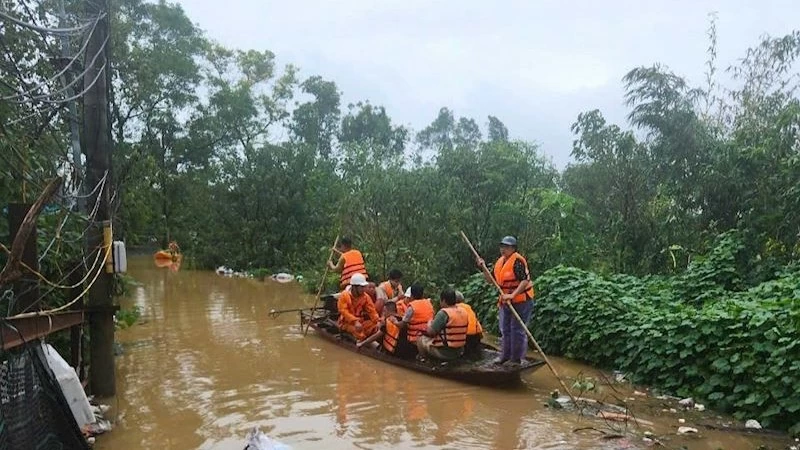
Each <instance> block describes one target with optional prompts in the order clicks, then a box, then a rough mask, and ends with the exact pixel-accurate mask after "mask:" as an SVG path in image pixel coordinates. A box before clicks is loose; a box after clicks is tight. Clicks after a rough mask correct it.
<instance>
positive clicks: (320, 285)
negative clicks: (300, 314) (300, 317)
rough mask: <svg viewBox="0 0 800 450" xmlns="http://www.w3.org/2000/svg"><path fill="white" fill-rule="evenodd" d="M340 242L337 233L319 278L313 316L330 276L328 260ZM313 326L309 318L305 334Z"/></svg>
mask: <svg viewBox="0 0 800 450" xmlns="http://www.w3.org/2000/svg"><path fill="white" fill-rule="evenodd" d="M338 243H339V235H338V234H337V235H336V239H334V240H333V246H331V254H330V255H328V259H326V260H325V272H324V273H323V274H322V279H321V280H319V289H317V298H315V299H314V307H313V308H311V317H314V313H315V312H316V311H317V304H318V303H319V296H320V295H322V288H323V287H325V279H326V278H328V269H330V267H329V266H328V261H330V260H331V258H332V257H333V251H334V250H335V249H336V244H338ZM310 326H311V319H309V320H308V323H307V324H306V329H305V330H303V336H305V335H307V334H308V328H309V327H310Z"/></svg>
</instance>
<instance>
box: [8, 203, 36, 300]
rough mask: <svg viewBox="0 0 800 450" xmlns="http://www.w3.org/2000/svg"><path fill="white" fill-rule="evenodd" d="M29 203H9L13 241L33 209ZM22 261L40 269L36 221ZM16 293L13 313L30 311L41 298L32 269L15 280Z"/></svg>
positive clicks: (26, 242) (9, 222) (25, 271)
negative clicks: (26, 216)
mask: <svg viewBox="0 0 800 450" xmlns="http://www.w3.org/2000/svg"><path fill="white" fill-rule="evenodd" d="M31 206H32V205H31V204H29V203H11V204H9V205H8V229H9V231H10V232H11V236H12V239H11V241H12V242H13V241H14V239H15V238H16V236H17V232H18V231H19V230H20V228H21V227H22V222H23V220H25V215H26V214H28V211H29V210H30V209H31ZM20 261H22V262H23V263H25V264H27V265H28V267H31V268H33V269H34V270H37V271H38V270H39V256H38V252H37V250H36V223H35V222H34V224H33V227H32V228H31V232H30V234H29V235H28V240H27V241H25V248H24V250H23V251H22V255H21V256H20ZM14 295H15V296H16V303H15V305H14V309H13V310H12V311H11V315H14V314H17V313H21V312H23V311H26V310H27V311H30V310H31V309H32V308H33V307H34V304H35V303H36V301H37V300H38V299H39V280H38V279H37V278H36V276H35V275H33V274H32V273H30V271H27V270H23V271H22V276H21V277H20V278H19V279H18V280H16V281H15V282H14Z"/></svg>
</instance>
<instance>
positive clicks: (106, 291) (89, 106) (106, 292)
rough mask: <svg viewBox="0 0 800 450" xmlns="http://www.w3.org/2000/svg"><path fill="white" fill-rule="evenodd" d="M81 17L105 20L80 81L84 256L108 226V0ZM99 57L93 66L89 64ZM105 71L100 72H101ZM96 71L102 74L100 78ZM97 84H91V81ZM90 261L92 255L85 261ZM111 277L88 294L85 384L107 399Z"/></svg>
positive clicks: (110, 390)
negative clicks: (87, 211)
mask: <svg viewBox="0 0 800 450" xmlns="http://www.w3.org/2000/svg"><path fill="white" fill-rule="evenodd" d="M85 5H86V13H87V14H86V16H87V17H98V16H100V15H105V16H104V17H103V18H102V19H100V21H99V22H98V24H97V28H96V29H95V32H94V33H93V34H92V35H91V37H90V38H89V43H88V46H87V48H86V64H87V67H86V74H85V75H84V77H83V80H84V89H85V90H86V94H85V95H84V97H83V132H82V133H81V135H82V137H83V138H84V139H85V143H84V144H85V145H84V146H83V148H84V149H85V151H86V178H85V179H86V190H87V191H92V190H94V189H95V187H99V186H100V185H101V184H102V188H100V189H96V190H95V191H94V194H92V196H91V197H90V198H89V201H88V204H90V205H94V204H97V205H98V208H97V213H96V215H95V217H94V218H93V221H92V222H93V223H92V226H91V227H90V228H89V232H88V236H87V254H88V255H94V253H95V252H105V251H106V249H105V248H104V246H105V245H106V244H107V243H106V239H105V238H104V228H105V227H110V226H111V223H110V220H111V208H110V205H109V199H110V195H109V190H110V189H109V188H110V186H111V174H110V171H111V140H110V139H109V137H110V133H109V123H108V82H107V81H108V77H107V76H106V75H107V74H108V71H109V70H110V63H109V61H108V57H107V55H108V47H109V46H110V43H107V42H106V37H107V36H108V35H109V18H108V15H107V13H108V0H94V1H90V2H86V3H85ZM97 54H100V55H101V57H99V58H97V59H96V61H95V64H94V65H91V64H89V63H90V62H91V60H92V59H93V58H94V56H95V55H97ZM104 66H105V67H104ZM100 70H105V71H106V73H105V74H101V73H100ZM95 80H96V81H95ZM89 257H90V258H91V256H89ZM111 281H112V278H111V274H109V273H107V272H106V271H105V270H103V271H101V273H100V274H99V276H98V277H97V280H96V281H95V282H94V284H92V287H91V289H90V290H89V301H88V306H89V308H88V310H89V311H90V313H89V336H90V341H89V351H90V353H89V385H90V390H91V392H92V394H95V395H98V396H100V397H106V396H112V395H114V394H115V392H116V379H115V371H114V309H113V300H112V296H111Z"/></svg>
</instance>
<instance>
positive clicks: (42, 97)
mask: <svg viewBox="0 0 800 450" xmlns="http://www.w3.org/2000/svg"><path fill="white" fill-rule="evenodd" d="M109 37H110V36H106V38H105V39H104V40H103V43H102V44H101V45H100V48H99V49H98V50H97V53H95V55H94V56H93V57H92V60H91V61H90V62H89V64H87V65H86V67H85V68H84V69H83V72H81V73H80V74H78V75H77V76H75V77H74V78H73V79H72V81H70V82H69V83H68V84H66V85H65V86H63V87H61V88H59V89H56V90H55V91H53V92H50V93H47V94H42V95H34V96H28V99H23V100H15V99H13V98H12V99H9V100H7V101H8V102H10V103H16V104H23V103H31V102H32V101H40V102H42V103H50V104H54V103H66V102H70V101H72V100H76V99H78V98H80V97H81V96H83V94H85V93H86V92H88V91H89V89H91V88H92V87H93V86H94V85H95V83H97V80H98V79H99V78H100V75H102V74H103V70H105V68H106V64H107V61H104V62H103V65H102V66H101V67H100V69H99V70H98V72H97V75H96V76H95V77H94V80H92V83H91V84H90V85H89V86H88V87H86V88H85V89H84V90H83V91H82V92H81V93H79V94H76V95H74V96H72V97H69V98H65V99H61V100H56V101H53V100H49V99H50V98H52V97H54V96H56V95H59V94H62V93H65V92H68V91H69V90H70V89H71V88H72V86H73V85H75V83H77V82H78V81H80V80H82V79H83V77H84V76H85V75H86V74H87V73H88V72H89V71H90V70H93V69H94V68H95V67H94V66H95V62H96V61H97V58H99V57H100V55H101V54H103V51H104V50H105V47H106V43H108V39H109ZM17 94H19V93H17ZM15 97H19V95H15Z"/></svg>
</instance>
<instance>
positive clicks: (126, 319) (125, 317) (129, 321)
mask: <svg viewBox="0 0 800 450" xmlns="http://www.w3.org/2000/svg"><path fill="white" fill-rule="evenodd" d="M141 315H142V311H141V310H140V309H139V307H138V306H133V307H131V308H130V309H120V310H119V311H117V313H116V314H115V317H116V318H117V327H118V328H120V329H125V328H128V327H131V326H133V325H134V324H135V323H136V322H138V321H139V317H141Z"/></svg>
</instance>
